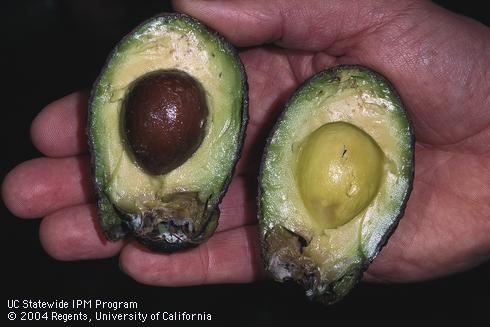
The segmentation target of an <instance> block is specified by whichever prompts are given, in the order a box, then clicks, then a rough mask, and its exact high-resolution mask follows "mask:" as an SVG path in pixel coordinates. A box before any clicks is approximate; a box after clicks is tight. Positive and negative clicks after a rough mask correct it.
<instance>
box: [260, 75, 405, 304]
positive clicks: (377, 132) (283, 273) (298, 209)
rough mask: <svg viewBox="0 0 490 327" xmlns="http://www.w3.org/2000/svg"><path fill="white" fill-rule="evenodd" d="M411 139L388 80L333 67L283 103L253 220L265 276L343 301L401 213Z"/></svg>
mask: <svg viewBox="0 0 490 327" xmlns="http://www.w3.org/2000/svg"><path fill="white" fill-rule="evenodd" d="M413 158H414V136H413V132H412V129H411V126H410V123H409V120H408V117H407V115H406V113H405V111H404V109H403V106H402V104H401V102H400V100H399V98H398V96H397V94H396V92H395V91H394V89H393V88H392V86H391V85H390V83H389V82H388V81H387V80H386V79H385V78H383V77H382V76H380V75H379V74H377V73H375V72H374V71H372V70H369V69H368V68H365V67H361V66H338V67H334V68H331V69H328V70H325V71H322V72H320V73H318V74H317V75H315V76H313V77H312V78H311V79H309V80H307V81H306V82H305V83H304V84H303V85H302V86H301V87H300V88H299V89H298V90H297V91H296V92H295V93H294V95H293V96H292V97H291V99H290V100H289V102H288V103H287V104H286V106H285V109H284V112H283V113H282V116H281V117H280V118H279V120H278V121H277V123H276V125H275V128H274V130H273V132H272V134H271V136H270V138H269V141H268V144H267V146H266V150H265V152H264V157H263V161H262V167H261V175H260V195H259V219H260V224H259V226H260V238H261V247H262V254H263V259H264V263H265V268H266V270H267V271H268V272H269V273H270V274H271V275H272V276H273V278H274V279H275V280H277V281H288V280H292V281H295V282H297V283H299V284H301V285H302V286H303V287H304V289H305V291H306V294H307V296H308V297H309V298H311V299H314V300H319V301H322V302H324V303H333V302H336V301H338V300H340V299H341V298H342V297H343V296H344V295H346V294H347V293H348V292H349V290H350V289H351V288H352V287H353V286H354V285H355V283H356V282H357V281H358V280H359V279H360V277H361V275H362V272H363V271H364V270H365V269H367V267H368V265H369V264H370V263H371V261H372V260H373V259H374V257H375V256H376V255H377V254H378V252H379V251H380V249H381V247H382V246H383V245H384V244H385V243H386V241H387V240H388V237H389V236H390V234H391V233H392V232H393V230H394V228H395V226H396V225H397V223H398V220H399V219H400V217H401V216H402V215H403V212H404V209H405V205H406V202H407V200H408V197H409V194H410V192H411V189H412V182H413V172H414V161H413V160H414V159H413Z"/></svg>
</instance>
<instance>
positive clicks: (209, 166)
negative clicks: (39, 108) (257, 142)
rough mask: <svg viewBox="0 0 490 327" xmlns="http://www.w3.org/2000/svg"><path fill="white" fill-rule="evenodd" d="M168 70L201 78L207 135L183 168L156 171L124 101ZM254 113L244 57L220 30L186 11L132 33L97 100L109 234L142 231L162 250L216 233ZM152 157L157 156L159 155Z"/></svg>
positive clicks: (94, 125)
mask: <svg viewBox="0 0 490 327" xmlns="http://www.w3.org/2000/svg"><path fill="white" fill-rule="evenodd" d="M166 71H168V72H170V73H171V74H180V75H179V76H184V77H185V76H188V77H190V78H191V79H192V80H193V81H196V83H197V84H198V85H199V87H198V88H199V89H202V92H203V97H204V99H205V102H206V106H207V109H206V112H205V113H206V117H205V119H204V120H205V124H201V126H202V128H203V132H202V133H201V134H202V140H199V142H197V141H196V142H194V143H195V145H196V146H197V149H194V148H193V149H192V150H193V151H192V153H191V154H190V155H189V157H188V158H187V157H186V158H185V160H180V159H181V158H179V160H180V161H179V162H178V165H177V167H173V166H172V169H170V171H167V170H165V169H162V170H161V171H162V172H163V173H160V174H158V173H156V174H155V173H150V172H148V171H147V170H145V169H144V167H142V165H141V164H139V162H138V160H136V159H137V158H136V157H135V154H134V153H133V152H132V150H131V147H130V146H129V145H128V140H127V136H126V134H125V133H126V131H125V129H124V127H123V126H124V115H125V107H124V103H125V101H126V100H125V99H126V98H127V97H128V93H129V92H130V90H131V89H132V87H133V84H134V83H135V81H138V80H142V78H144V77H145V76H150V75H149V74H154V73H155V72H157V74H159V72H163V73H165V72H166ZM167 76H169V75H168V74H167ZM186 78H187V77H186ZM141 94H143V95H141V96H144V93H141ZM141 96H140V97H141ZM137 99H139V98H137ZM143 101H144V100H143ZM162 101H163V100H162ZM191 118H192V117H191ZM246 121H247V84H246V76H245V72H244V69H243V65H242V63H241V62H240V59H239V58H238V56H237V54H236V52H235V50H234V49H233V48H232V46H231V45H229V44H228V43H227V42H226V41H224V39H223V38H222V37H221V36H219V35H217V34H216V33H215V32H214V31H211V30H210V29H208V28H207V27H205V26H204V25H202V24H201V23H199V22H198V21H196V20H195V19H193V18H191V17H189V16H185V15H181V14H168V15H161V16H157V17H154V18H152V19H150V20H148V21H146V22H144V23H143V24H142V25H140V26H139V27H137V28H136V29H135V30H134V31H133V32H131V33H130V34H129V35H127V36H126V37H125V38H124V39H123V40H122V41H121V42H120V43H119V44H118V45H117V46H116V48H115V49H114V50H113V52H112V53H111V54H110V56H109V58H108V61H107V63H106V65H105V67H104V68H103V70H102V72H101V74H100V76H99V78H98V80H97V81H96V83H95V85H94V87H93V90H92V94H91V100H90V115H89V130H88V134H89V141H90V142H89V143H90V150H91V156H92V168H93V174H94V181H95V183H94V184H95V187H96V191H97V195H98V215H99V220H100V224H101V226H102V229H103V230H104V232H105V234H106V236H107V238H109V239H111V240H116V239H120V238H123V237H126V236H133V237H135V238H136V239H137V240H138V241H140V242H141V243H143V244H145V245H147V246H148V247H150V248H151V249H154V250H162V251H173V250H176V249H181V248H185V247H189V246H192V245H195V244H198V243H200V242H203V241H204V240H206V239H207V238H209V237H210V236H211V235H212V233H213V232H214V230H215V228H216V226H217V219H218V216H219V209H218V204H219V202H220V201H221V199H222V197H223V195H224V193H225V191H226V188H227V186H228V184H229V181H230V178H231V175H232V171H233V168H234V166H235V163H236V161H237V160H238V157H239V151H240V148H241V145H242V141H243V137H244V130H245V126H246ZM145 124H146V123H145ZM140 125H141V126H146V125H142V124H140ZM140 125H138V124H136V125H135V126H137V127H136V128H139V126H140ZM174 125H175V124H174ZM179 128H183V127H179ZM183 130H184V129H183ZM136 132H138V131H136ZM136 132H135V133H136ZM171 132H172V131H171ZM169 133H170V132H169ZM183 133H184V132H183ZM195 134H198V133H195ZM169 135H171V133H170V134H169ZM176 141H178V140H176ZM167 143H168V144H170V146H171V145H172V141H171V142H167ZM167 147H168V146H167ZM142 148H143V149H145V148H144V144H143V147H142ZM163 155H164V154H163ZM148 158H150V159H148ZM145 160H146V161H147V162H149V163H150V164H151V153H150V154H147V157H146V159H145ZM168 160H171V158H170V159H168ZM181 161H182V162H181Z"/></svg>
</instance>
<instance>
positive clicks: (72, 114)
mask: <svg viewBox="0 0 490 327" xmlns="http://www.w3.org/2000/svg"><path fill="white" fill-rule="evenodd" d="M87 97H88V96H87V94H86V93H85V92H75V93H72V94H70V95H67V96H66V97H64V98H61V99H60V100H57V101H55V102H53V103H51V104H49V105H47V106H46V107H45V108H44V109H43V110H42V111H41V112H40V113H39V114H38V115H37V116H36V118H35V119H34V121H33V122H32V125H31V138H32V143H34V146H35V147H36V148H37V149H38V150H39V151H41V152H42V153H43V154H45V155H47V156H49V157H67V156H74V155H79V154H82V153H85V152H86V151H87V141H86V139H87V138H86V136H85V126H86V120H87Z"/></svg>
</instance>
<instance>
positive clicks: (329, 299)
mask: <svg viewBox="0 0 490 327" xmlns="http://www.w3.org/2000/svg"><path fill="white" fill-rule="evenodd" d="M344 69H356V70H359V71H361V72H365V73H368V74H370V75H371V76H373V77H374V78H375V79H376V80H377V81H379V82H381V83H384V84H385V85H386V87H387V89H388V90H389V91H390V92H391V93H392V94H393V95H394V97H395V98H396V100H397V101H398V102H399V104H400V109H401V110H402V112H403V113H404V114H405V118H406V121H407V124H408V126H409V131H410V133H409V138H410V147H411V149H412V158H411V161H412V165H411V171H410V174H409V187H408V190H407V195H406V196H405V198H404V200H403V202H402V204H401V206H400V213H399V215H398V216H397V217H396V218H395V219H394V220H393V222H392V223H391V225H390V226H389V227H388V230H387V231H386V233H385V234H384V235H383V237H382V238H381V241H380V242H379V243H378V244H377V247H376V251H375V253H374V255H373V256H371V257H370V258H365V260H364V262H363V264H362V265H361V266H360V267H359V269H358V270H357V272H356V271H355V270H354V271H351V272H350V274H349V276H347V277H350V279H351V280H352V282H351V283H350V287H349V288H348V289H347V290H346V291H343V292H342V294H339V293H340V292H336V291H335V286H336V285H339V284H340V283H341V282H342V280H343V279H340V280H338V281H336V282H333V283H331V285H329V288H328V289H327V290H325V291H324V293H323V294H313V295H307V297H308V299H309V300H310V301H315V302H321V303H323V304H324V305H331V304H334V303H337V302H338V301H340V300H342V299H343V298H344V297H345V296H346V295H347V294H348V293H349V291H350V289H351V288H353V287H354V286H355V285H356V284H357V283H358V282H359V281H360V280H361V278H362V276H363V273H364V272H365V271H366V270H367V269H368V268H369V265H370V264H371V263H372V262H373V260H374V259H375V258H376V257H377V256H378V254H379V253H380V252H381V250H382V248H383V247H384V246H385V245H386V244H387V243H388V240H389V238H390V237H391V235H392V234H393V233H394V231H395V230H396V227H397V226H398V224H399V222H400V219H401V218H402V217H403V215H404V213H405V209H406V206H407V202H408V199H409V198H410V194H411V192H412V189H413V180H414V174H415V151H414V148H415V141H416V140H415V135H414V129H413V124H412V122H411V120H410V117H409V115H408V114H407V111H406V109H405V105H404V104H403V102H402V100H401V98H400V95H399V93H398V92H397V91H396V89H395V87H394V86H393V84H392V83H391V82H390V81H389V80H388V79H387V78H386V77H384V76H383V75H382V74H380V73H378V72H376V71H374V70H372V69H370V68H369V67H366V66H363V65H348V64H342V65H337V66H333V67H330V68H328V69H325V70H322V71H320V72H318V73H316V74H314V75H313V76H311V77H310V78H308V79H306V80H305V81H303V82H302V83H301V84H300V85H299V86H298V88H297V89H296V90H295V91H294V92H293V93H292V95H291V96H290V97H289V99H288V100H287V101H286V103H285V104H284V106H283V109H282V112H281V113H280V115H279V116H278V118H277V120H276V122H275V124H274V126H273V127H272V129H271V131H270V133H269V136H268V137H267V140H266V144H265V147H264V151H263V154H262V159H261V163H260V167H259V177H258V179H259V183H258V184H259V187H258V194H257V208H258V211H257V219H258V221H259V229H258V234H259V243H260V248H261V251H260V252H261V260H262V264H263V267H264V268H265V270H266V272H267V273H268V274H269V276H270V277H272V278H273V279H274V280H276V281H278V282H281V283H284V282H285V283H286V285H292V286H294V287H297V286H298V284H300V286H301V287H303V288H305V289H306V288H307V286H308V285H307V284H308V283H310V282H311V281H310V280H308V278H305V279H303V281H301V282H299V281H294V280H290V279H286V280H278V279H275V278H274V275H273V274H272V272H271V271H269V270H268V269H267V266H268V258H267V257H266V253H265V252H266V251H265V249H266V237H265V236H266V234H267V232H268V231H269V230H271V229H270V228H269V227H268V226H266V224H265V222H264V214H263V207H262V204H261V199H262V193H264V190H263V189H262V183H261V182H262V178H263V174H264V166H265V161H266V157H267V154H268V149H269V146H270V144H271V142H272V138H273V136H274V134H275V132H276V131H277V129H278V127H279V123H280V122H281V121H282V120H283V119H284V116H285V113H286V109H287V108H288V107H289V105H290V103H291V102H292V101H293V99H294V97H295V96H296V94H299V93H301V91H302V90H303V89H305V88H306V87H307V86H308V84H309V83H310V81H311V80H313V79H315V78H316V77H318V76H319V75H321V74H325V73H328V72H330V73H332V74H333V75H334V76H339V73H340V72H341V71H342V70H344ZM279 226H280V225H279ZM288 232H290V231H288ZM298 236H299V235H298ZM301 239H302V238H301V237H300V242H301V241H304V240H301ZM294 282H296V283H294ZM339 286H341V285H339Z"/></svg>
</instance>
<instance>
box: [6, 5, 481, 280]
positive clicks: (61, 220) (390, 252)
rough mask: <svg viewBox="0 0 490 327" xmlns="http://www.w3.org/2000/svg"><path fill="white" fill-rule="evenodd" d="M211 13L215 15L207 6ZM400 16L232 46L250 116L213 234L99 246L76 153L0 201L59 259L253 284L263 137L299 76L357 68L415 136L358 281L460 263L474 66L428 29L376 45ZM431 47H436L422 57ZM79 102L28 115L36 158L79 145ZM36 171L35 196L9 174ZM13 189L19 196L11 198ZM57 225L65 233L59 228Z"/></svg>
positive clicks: (476, 175)
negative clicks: (412, 166)
mask: <svg viewBox="0 0 490 327" xmlns="http://www.w3.org/2000/svg"><path fill="white" fill-rule="evenodd" d="M177 5H179V4H177ZM180 5H181V6H183V5H184V4H180ZM195 10H196V12H198V11H197V8H196V9H195ZM410 10H417V9H416V8H415V9H410ZM191 13H192V12H191ZM205 14H206V13H205V12H203V13H202V15H203V16H204V15H205ZM197 16H198V18H199V15H197ZM215 16H218V17H216V18H219V12H218V14H215ZM241 19H247V17H245V18H243V17H242V18H241ZM403 19H404V18H403V17H401V16H400V17H398V18H396V19H392V20H390V21H389V22H388V23H386V24H380V25H377V26H373V27H370V28H368V29H367V31H365V32H364V33H354V34H353V35H351V36H346V37H345V38H342V39H341V41H335V42H334V41H332V40H331V41H330V42H329V40H328V37H326V36H325V39H326V40H324V42H323V43H322V42H320V40H319V39H321V37H322V36H319V37H318V39H317V41H318V42H316V43H314V44H313V45H298V43H301V42H300V41H299V40H295V39H294V38H290V39H289V40H288V39H287V38H286V37H285V38H283V39H281V41H278V42H276V43H277V44H280V45H283V46H284V48H277V47H260V48H252V49H249V50H246V51H244V52H242V54H241V57H242V60H243V62H244V64H245V67H246V70H247V75H248V82H249V87H250V123H249V126H248V129H247V138H246V142H245V147H244V150H243V157H242V159H241V160H240V162H239V164H238V167H237V172H236V176H235V177H234V180H233V182H232V184H231V186H230V189H229V191H228V193H227V195H226V196H225V199H224V201H223V203H222V204H221V210H222V215H221V218H220V227H219V229H218V232H217V234H215V235H214V236H213V238H212V239H211V240H210V241H208V242H207V243H205V244H203V245H201V246H199V247H198V248H195V249H191V250H188V251H184V252H179V253H174V254H155V253H151V252H149V251H147V250H145V249H144V248H142V247H141V246H139V245H137V244H135V243H133V242H130V243H128V244H126V243H125V242H116V243H109V242H105V241H104V240H103V236H101V233H100V231H98V230H97V226H96V224H94V217H95V212H94V206H93V204H84V203H89V202H91V201H92V196H91V192H90V191H89V189H90V187H89V185H87V183H88V176H87V171H88V168H87V163H88V162H87V160H86V158H85V157H75V158H73V157H72V158H64V159H38V160H37V161H34V162H33V161H31V162H28V163H25V164H23V165H21V166H20V167H19V168H17V169H16V170H14V171H13V172H12V173H11V174H10V175H9V177H8V178H6V181H5V183H4V187H3V194H4V198H5V199H6V203H7V204H10V208H11V209H12V210H13V211H14V213H17V214H18V215H19V216H32V217H35V216H41V215H47V217H46V218H45V219H44V221H43V224H42V227H41V240H42V242H43V245H44V247H45V248H46V250H47V251H48V252H49V253H50V254H51V255H53V256H55V257H57V258H59V259H65V260H74V259H86V258H101V257H108V256H112V255H115V254H117V253H119V252H120V253H121V255H120V260H121V266H122V267H123V269H124V270H125V271H126V272H127V273H128V274H130V275H131V276H132V277H134V278H135V279H137V280H139V281H141V282H144V283H149V284H157V285H184V284H199V283H217V282H247V281H252V280H255V279H257V278H259V277H261V276H262V273H263V272H262V270H261V268H260V258H259V252H258V249H257V244H258V242H257V239H256V238H257V237H256V230H255V221H256V218H255V213H256V205H255V202H256V200H255V197H256V189H257V187H256V182H255V181H256V176H257V174H258V163H259V161H260V155H261V152H262V146H263V144H264V138H265V136H266V135H267V133H268V131H269V130H270V127H271V125H272V124H273V121H274V119H275V118H276V117H277V114H278V111H279V109H280V107H281V105H282V104H283V103H284V101H285V100H286V98H287V97H288V96H289V95H290V94H291V93H292V92H293V91H294V89H295V88H296V87H297V86H298V85H299V84H300V83H301V82H302V81H303V80H305V79H306V78H308V77H309V76H311V75H312V74H313V73H315V72H317V71H319V70H321V69H323V68H325V67H327V66H331V65H334V64H339V63H360V64H364V65H367V66H370V67H373V68H375V69H376V70H378V71H380V72H381V73H383V74H384V75H386V76H387V77H388V78H389V79H391V80H392V82H393V83H394V84H395V86H396V87H397V88H398V91H399V92H400V95H401V98H402V100H403V101H404V102H405V104H406V106H407V108H408V111H409V115H410V116H411V118H412V120H413V124H414V128H415V131H416V137H417V140H418V143H417V145H416V154H415V155H416V175H415V182H414V190H413V192H412V196H411V198H410V200H409V202H408V207H407V210H406V213H405V217H404V218H403V219H402V220H401V223H400V226H399V228H398V229H397V230H396V232H395V234H394V235H393V236H392V238H391V239H390V242H389V243H388V245H387V247H386V248H385V249H384V250H383V251H382V252H381V254H380V256H379V257H378V258H377V259H376V260H375V262H374V263H373V265H372V266H371V268H370V269H369V270H368V272H367V274H366V276H367V277H368V279H371V280H390V281H409V280H419V279H425V278H431V277H435V276H438V275H442V274H447V273H449V272H452V271H458V270H462V269H467V268H469V267H471V266H472V265H475V264H477V263H478V262H480V261H482V260H484V259H485V257H486V256H488V252H489V248H490V244H489V241H488V237H487V235H488V230H489V228H488V227H489V221H488V217H486V216H485V215H488V212H490V189H489V188H488V183H486V182H485V181H488V180H490V169H489V168H488V167H490V156H489V155H488V153H489V149H488V144H485V142H482V141H483V140H485V139H487V140H488V138H489V134H490V130H489V129H488V124H489V122H490V116H489V115H488V112H484V109H483V108H484V106H482V105H481V99H483V100H487V101H488V96H487V98H486V99H485V94H484V92H485V89H486V90H488V86H487V88H485V86H481V85H476V86H475V85H471V84H470V87H472V88H473V90H474V94H473V97H472V98H469V97H464V98H463V99H464V100H463V101H461V100H460V99H461V98H460V97H459V93H460V92H462V90H465V89H466V85H465V83H470V82H471V78H470V77H468V76H466V77H467V78H466V79H465V78H460V76H459V75H460V74H461V72H466V73H467V74H468V73H472V72H473V73H475V70H474V69H475V66H469V65H470V63H468V62H466V60H465V59H466V56H467V52H461V50H459V49H460V47H464V46H465V45H463V44H461V45H460V47H458V48H457V49H456V50H454V49H455V47H454V46H453V47H451V46H447V49H445V48H442V49H441V48H440V47H439V44H438V42H440V39H439V38H438V37H440V36H438V37H432V38H426V39H425V40H424V41H423V43H420V44H419V45H418V47H414V45H413V44H412V45H411V47H410V48H404V47H403V46H399V44H400V42H394V41H393V44H391V43H389V42H386V40H390V39H391V40H396V37H397V33H398V32H400V31H398V30H397V26H399V25H400V24H401V23H407V22H404V21H403ZM412 19H413V18H412ZM216 21H220V20H219V19H217V20H216ZM222 21H223V20H222ZM224 21H226V20H224ZM411 23H412V24H414V25H415V24H416V22H415V21H413V22H411ZM217 24H218V26H217V29H218V30H220V28H219V27H220V26H219V23H217ZM453 28H454V29H455V30H454V31H453V30H447V31H446V33H453V32H455V31H457V29H458V26H454V27H453ZM474 29H476V28H474ZM261 33H262V34H257V35H255V36H253V38H256V39H262V40H267V38H268V37H269V36H270V35H274V33H275V31H274V30H273V29H272V30H267V29H263V30H262V31H261ZM423 33H427V31H426V30H423V28H419V29H418V30H416V31H414V32H412V33H411V34H409V35H408V36H405V37H406V40H407V41H410V40H413V42H417V40H418V39H419V38H420V36H421V35H423ZM231 39H232V41H234V42H235V43H238V44H239V45H253V44H254V42H255V43H257V40H254V41H251V40H250V38H249V39H247V38H245V39H244V38H243V37H241V38H239V37H238V36H236V35H231ZM262 42H263V41H262ZM262 42H260V43H262ZM295 42H296V44H295ZM419 42H422V41H419ZM260 43H259V44H260ZM304 43H306V41H305V42H304ZM291 44H294V45H293V46H291ZM487 46H488V44H487ZM288 47H291V48H296V49H298V48H302V49H304V50H301V51H300V50H291V49H287V48H288ZM397 47H398V48H397ZM413 48H415V49H418V51H419V52H416V51H414V50H413ZM370 49H376V51H375V52H374V51H373V50H370ZM434 49H437V50H438V51H439V52H431V51H435V50H434ZM446 50H447V51H449V52H450V51H453V53H450V54H451V56H449V58H451V60H453V65H452V66H446V67H447V68H445V67H444V66H442V65H438V64H437V62H433V61H435V60H440V59H441V55H440V54H441V53H445V51H446ZM420 51H423V53H420ZM466 51H470V49H466ZM475 51H483V50H481V49H475ZM487 53H490V51H488V52H487ZM334 54H335V55H334ZM339 54H340V55H339ZM389 58H398V59H399V60H398V61H396V60H395V61H393V59H389ZM414 58H417V60H422V61H424V60H426V61H427V62H430V63H431V64H432V66H431V65H419V64H417V63H414V62H413V60H414ZM484 59H486V60H488V59H489V58H484ZM474 65H475V64H474ZM448 80H449V81H451V83H447V81H448ZM487 80H488V78H487ZM439 83H440V84H439ZM421 85H423V88H421V87H420V86H421ZM83 99H84V98H83V96H80V95H75V96H69V97H67V98H65V99H62V100H60V101H58V102H57V103H54V104H52V105H51V106H50V107H48V108H47V109H46V110H45V111H44V112H43V113H41V114H40V116H39V118H38V119H37V120H36V121H35V122H34V124H33V140H34V142H35V143H37V145H38V147H39V148H40V150H41V151H43V152H44V153H45V154H47V155H51V156H53V155H54V156H68V155H78V154H81V153H83V152H84V150H85V147H84V145H83V141H82V139H83V135H81V134H82V133H81V131H82V130H83V129H84V123H85V121H84V119H83V118H84V116H85V112H84V110H86V109H85V103H84V100H83ZM456 99H458V101H455V100H456ZM85 101H86V99H85ZM478 101H480V103H479V102H478ZM67 108H70V110H67ZM462 108H465V109H466V110H462ZM61 110H64V111H63V112H64V114H62V113H61ZM43 115H44V116H43ZM477 118H478V119H477ZM63 126H65V127H64V129H63ZM49 127H51V129H53V127H57V128H58V129H60V130H61V131H63V133H64V134H63V135H65V137H64V138H61V139H58V140H54V139H52V137H50V136H49V135H50V132H49V131H47V130H46V129H47V128H49ZM51 133H52V132H51ZM52 135H54V134H52ZM487 143H488V141H487ZM40 160H41V161H40ZM43 160H44V161H43ZM53 167H55V168H57V169H56V171H54V170H55V169H54V168H53ZM39 170H44V171H45V172H46V173H45V174H43V176H44V177H42V178H38V184H39V185H40V186H39V187H38V189H37V191H36V188H34V191H33V190H32V189H31V188H29V185H27V184H25V183H24V185H22V183H19V180H20V181H22V180H24V181H27V180H29V179H28V178H26V177H25V176H26V175H29V174H30V173H32V172H33V171H39ZM73 176H75V177H73ZM9 178H10V180H13V179H15V180H16V183H15V186H14V185H13V183H12V185H9ZM62 180H63V181H64V183H65V184H66V183H67V181H68V185H65V188H66V192H59V193H56V192H55V194H58V195H53V190H59V189H60V187H59V185H60V184H59V182H60V181H62ZM31 181H32V179H31ZM70 181H71V182H72V184H71V185H70V184H69V183H70ZM31 183H32V182H31ZM29 189H31V191H29ZM39 189H41V190H39ZM43 192H44V193H43ZM49 194H51V195H49ZM19 196H23V197H24V198H27V199H23V200H24V201H20V200H19V199H18V198H19ZM43 196H44V198H45V199H44V198H43ZM14 197H16V198H17V200H14ZM9 199H12V200H9ZM46 199H47V200H49V201H47V204H46V201H45V200H46ZM25 200H27V203H30V204H29V206H30V207H25V206H24V207H20V205H19V203H22V202H24V203H25V202H26V201H25ZM43 200H44V201H43ZM9 202H10V203H9ZM41 202H43V203H41ZM62 230H64V231H69V232H64V233H61V232H60V231H62Z"/></svg>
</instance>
